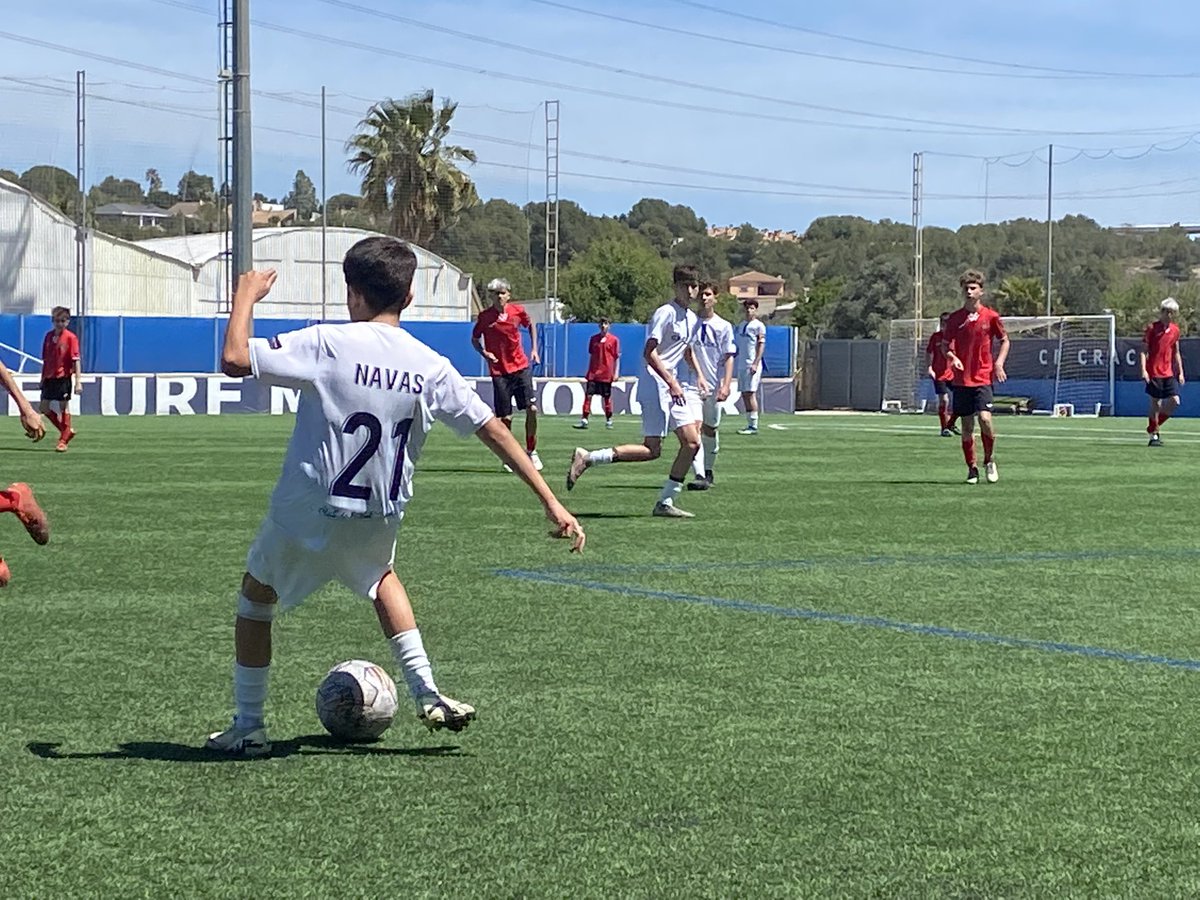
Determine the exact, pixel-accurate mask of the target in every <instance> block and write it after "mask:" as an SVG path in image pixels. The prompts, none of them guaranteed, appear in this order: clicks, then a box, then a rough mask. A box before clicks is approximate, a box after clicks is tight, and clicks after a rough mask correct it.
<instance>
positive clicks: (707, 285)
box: [699, 281, 721, 297]
mask: <svg viewBox="0 0 1200 900" xmlns="http://www.w3.org/2000/svg"><path fill="white" fill-rule="evenodd" d="M699 291H700V293H702V294H703V293H704V292H705V291H712V292H713V296H714V297H715V296H716V295H717V294H719V293H721V289H720V288H719V287H717V283H716V282H715V281H702V282H700V287H699Z"/></svg>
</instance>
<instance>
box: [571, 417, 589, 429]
mask: <svg viewBox="0 0 1200 900" xmlns="http://www.w3.org/2000/svg"><path fill="white" fill-rule="evenodd" d="M571 427H572V428H577V429H579V430H580V431H584V430H586V429H587V427H588V420H587V419H580V420H579V421H578V422H576V423H575V424H574V425H572V426H571Z"/></svg>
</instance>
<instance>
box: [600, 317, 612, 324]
mask: <svg viewBox="0 0 1200 900" xmlns="http://www.w3.org/2000/svg"><path fill="white" fill-rule="evenodd" d="M599 323H600V324H601V325H611V324H612V319H610V318H609V317H608V316H601V317H600V320H599Z"/></svg>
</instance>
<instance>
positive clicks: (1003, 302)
mask: <svg viewBox="0 0 1200 900" xmlns="http://www.w3.org/2000/svg"><path fill="white" fill-rule="evenodd" d="M995 298H996V309H997V311H998V312H999V313H1000V314H1001V315H1005V316H1040V315H1042V314H1043V313H1044V312H1045V311H1046V288H1045V286H1044V285H1043V284H1042V280H1041V279H1040V278H1023V277H1021V276H1019V275H1010V276H1009V277H1008V278H1005V279H1004V280H1003V281H1002V282H1000V287H999V288H998V289H997V290H996V293H995Z"/></svg>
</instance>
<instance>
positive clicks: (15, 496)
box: [0, 362, 50, 587]
mask: <svg viewBox="0 0 1200 900" xmlns="http://www.w3.org/2000/svg"><path fill="white" fill-rule="evenodd" d="M0 384H2V385H3V386H4V390H5V391H7V392H8V396H10V397H12V398H13V401H14V402H15V403H16V404H17V410H18V411H19V412H20V414H21V427H22V428H24V429H25V434H26V435H28V436H29V439H30V440H31V441H40V440H41V439H42V438H44V437H45V436H46V426H45V425H43V424H42V417H41V416H40V415H38V413H37V410H35V409H34V408H33V405H32V404H31V403H30V402H29V400H28V399H27V398H26V396H25V395H24V394H23V393H22V392H21V388H20V386H18V385H17V382H16V379H14V378H13V377H12V373H11V372H10V371H9V370H8V367H7V366H6V365H4V363H2V362H0ZM0 512H10V513H13V514H14V515H15V516H16V517H17V518H18V519H19V520H20V521H21V524H22V525H24V526H25V530H26V531H28V532H29V536H30V537H31V538H33V540H34V542H35V543H38V544H45V543H46V542H47V541H49V540H50V522H49V520H48V519H47V518H46V514H45V513H44V512H42V508H41V507H40V506H38V502H37V500H36V499H34V496H33V489H32V488H30V487H29V485H27V484H25V483H24V482H21V481H17V482H14V483H13V484H10V485H9V486H8V488H7V489H5V490H2V491H0ZM11 578H12V572H11V571H10V570H9V568H8V563H6V562H5V561H4V558H3V557H0V587H4V586H5V585H6V584H8V582H9V580H10V579H11Z"/></svg>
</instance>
